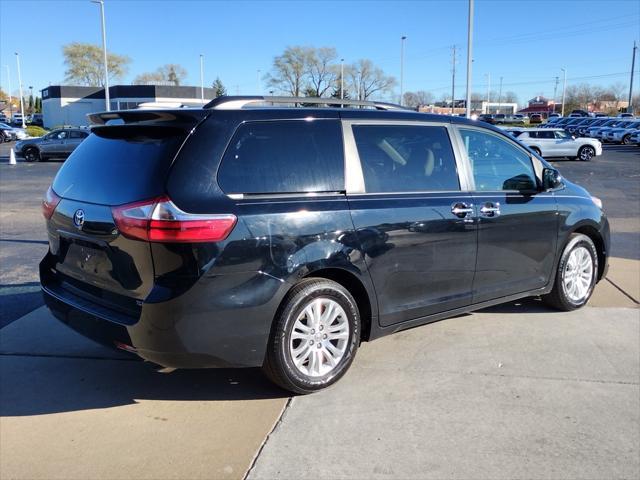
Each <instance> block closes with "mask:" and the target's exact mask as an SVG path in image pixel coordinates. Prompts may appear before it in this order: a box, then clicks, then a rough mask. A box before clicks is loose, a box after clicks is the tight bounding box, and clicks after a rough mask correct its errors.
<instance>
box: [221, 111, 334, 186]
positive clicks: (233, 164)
mask: <svg viewBox="0 0 640 480" xmlns="http://www.w3.org/2000/svg"><path fill="white" fill-rule="evenodd" d="M218 183H219V184H220V188H222V190H223V191H224V192H225V193H298V192H337V191H343V190H344V188H345V187H344V156H343V152H342V129H341V126H340V122H338V121H335V120H315V121H310V122H309V121H305V120H289V121H268V122H248V123H245V124H243V125H241V126H240V127H239V128H238V130H237V131H236V133H235V135H234V136H233V139H232V140H231V143H230V144H229V147H228V148H227V151H226V152H225V154H224V157H223V159H222V164H221V165H220V169H219V171H218Z"/></svg>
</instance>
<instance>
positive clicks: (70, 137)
mask: <svg viewBox="0 0 640 480" xmlns="http://www.w3.org/2000/svg"><path fill="white" fill-rule="evenodd" d="M89 133H90V132H89V130H87V129H86V128H64V129H59V130H53V131H52V132H49V133H47V134H46V135H44V136H42V137H35V138H29V139H26V140H21V141H19V142H17V143H16V146H15V152H16V155H17V156H19V157H24V159H25V160H26V161H27V162H39V161H40V160H46V159H49V158H63V157H68V156H69V155H71V153H72V152H73V151H74V150H75V149H76V148H77V147H78V145H80V143H82V141H83V140H84V139H85V138H87V137H88V136H89Z"/></svg>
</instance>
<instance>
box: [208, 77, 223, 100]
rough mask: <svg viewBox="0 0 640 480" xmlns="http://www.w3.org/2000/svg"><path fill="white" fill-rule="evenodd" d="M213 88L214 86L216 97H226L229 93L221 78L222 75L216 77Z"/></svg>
mask: <svg viewBox="0 0 640 480" xmlns="http://www.w3.org/2000/svg"><path fill="white" fill-rule="evenodd" d="M211 88H213V95H214V98H218V97H224V96H225V95H227V89H226V87H225V86H224V84H223V83H222V80H220V77H216V79H215V80H214V82H213V85H211Z"/></svg>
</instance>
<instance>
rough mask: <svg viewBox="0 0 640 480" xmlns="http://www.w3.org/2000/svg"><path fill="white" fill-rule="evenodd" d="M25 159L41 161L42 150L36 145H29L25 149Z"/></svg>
mask: <svg viewBox="0 0 640 480" xmlns="http://www.w3.org/2000/svg"><path fill="white" fill-rule="evenodd" d="M24 159H25V160H26V161H27V162H39V161H40V160H41V158H40V150H38V149H37V148H36V147H29V148H27V149H26V150H25V151H24Z"/></svg>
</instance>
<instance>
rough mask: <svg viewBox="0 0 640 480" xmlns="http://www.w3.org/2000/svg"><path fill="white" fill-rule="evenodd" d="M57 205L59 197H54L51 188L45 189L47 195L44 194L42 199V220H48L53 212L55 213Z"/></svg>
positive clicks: (54, 194) (54, 193)
mask: <svg viewBox="0 0 640 480" xmlns="http://www.w3.org/2000/svg"><path fill="white" fill-rule="evenodd" d="M59 203H60V197H59V196H58V195H56V192H54V191H53V188H51V187H49V188H48V189H47V193H45V194H44V198H43V199H42V214H43V215H44V218H46V219H47V220H49V219H50V218H51V217H52V216H53V212H55V210H56V207H57V206H58V204H59Z"/></svg>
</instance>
